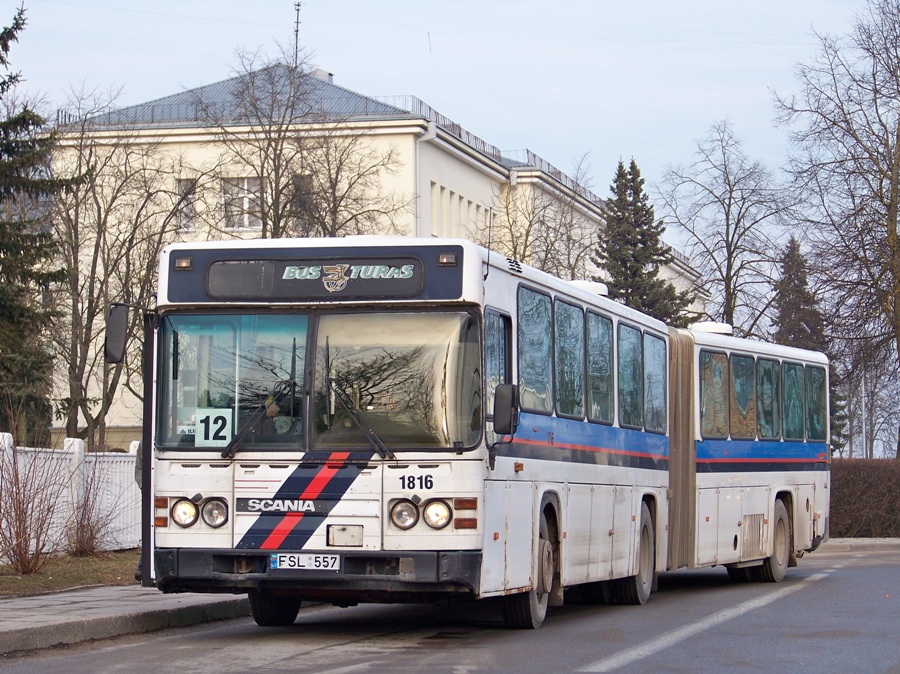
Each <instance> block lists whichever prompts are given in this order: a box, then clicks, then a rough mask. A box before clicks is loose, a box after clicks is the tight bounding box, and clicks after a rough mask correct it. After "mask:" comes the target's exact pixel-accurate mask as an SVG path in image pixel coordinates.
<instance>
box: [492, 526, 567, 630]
mask: <svg viewBox="0 0 900 674" xmlns="http://www.w3.org/2000/svg"><path fill="white" fill-rule="evenodd" d="M556 557H557V555H556V543H555V542H554V541H553V540H552V539H551V537H550V526H549V525H548V523H547V515H546V514H544V513H542V514H541V524H540V533H539V536H538V549H537V569H536V573H535V583H534V588H533V589H531V590H529V591H528V592H520V593H518V594H511V595H507V596H506V597H504V598H503V621H504V622H505V623H506V625H507V626H508V627H512V628H515V629H537V628H538V627H540V626H541V624H543V622H544V618H546V617H547V607H548V606H549V605H550V592H551V591H552V590H553V583H554V582H555V578H556Z"/></svg>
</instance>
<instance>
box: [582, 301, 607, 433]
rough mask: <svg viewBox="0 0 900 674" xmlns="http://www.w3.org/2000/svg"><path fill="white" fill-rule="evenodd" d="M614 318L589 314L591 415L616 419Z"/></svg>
mask: <svg viewBox="0 0 900 674" xmlns="http://www.w3.org/2000/svg"><path fill="white" fill-rule="evenodd" d="M612 343H613V336H612V320H610V319H609V318H605V317H603V316H598V315H597V314H592V313H588V316H587V352H588V355H587V373H588V419H590V420H591V421H600V422H603V423H606V424H611V423H612V422H613V372H612V349H613V347H612Z"/></svg>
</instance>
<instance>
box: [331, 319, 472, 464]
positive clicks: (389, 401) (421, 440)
mask: <svg viewBox="0 0 900 674" xmlns="http://www.w3.org/2000/svg"><path fill="white" fill-rule="evenodd" d="M478 332H479V331H478V323H477V321H476V320H475V318H474V316H472V315H470V314H466V313H462V312H452V313H447V312H441V313H416V314H401V313H371V314H338V315H329V316H322V318H321V319H320V321H319V325H318V335H317V339H316V385H315V422H316V423H315V437H314V439H313V448H321V449H335V448H339V447H366V446H368V445H369V444H371V443H370V442H369V440H367V439H366V433H367V432H369V433H372V432H374V433H375V434H376V435H377V437H378V438H379V439H380V440H381V441H382V442H383V443H384V444H385V445H386V446H387V447H388V448H389V449H391V450H396V449H410V448H417V447H424V448H428V447H432V448H463V447H471V446H472V445H474V444H475V443H476V442H477V441H478V439H479V438H480V437H481V395H482V394H481V389H482V383H481V357H480V350H479V341H478ZM354 417H356V418H355V419H354Z"/></svg>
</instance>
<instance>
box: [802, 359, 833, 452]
mask: <svg viewBox="0 0 900 674" xmlns="http://www.w3.org/2000/svg"><path fill="white" fill-rule="evenodd" d="M826 399H827V396H826V391H825V368H822V367H812V366H807V368H806V438H807V440H816V441H819V442H822V441H824V440H825V428H826V423H825V420H826V414H827V413H828V412H827V411H826V409H825V400H826Z"/></svg>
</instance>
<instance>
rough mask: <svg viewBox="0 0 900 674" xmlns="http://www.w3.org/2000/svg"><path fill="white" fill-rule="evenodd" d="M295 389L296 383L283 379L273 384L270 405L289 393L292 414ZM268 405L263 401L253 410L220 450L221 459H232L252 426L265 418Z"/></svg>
mask: <svg viewBox="0 0 900 674" xmlns="http://www.w3.org/2000/svg"><path fill="white" fill-rule="evenodd" d="M296 388H297V382H296V381H294V380H293V379H285V380H284V381H280V382H278V383H277V384H275V387H274V388H273V389H272V403H276V404H277V403H279V402H281V399H282V398H284V397H285V396H286V395H287V394H288V393H290V394H291V398H292V400H291V402H292V409H291V412H293V396H294V395H295V394H294V390H295V389H296ZM272 403H269V405H271V404H272ZM269 405H267V404H266V401H265V400H263V401H262V402H261V403H260V404H259V407H257V408H256V409H255V410H253V413H252V414H251V415H250V416H249V417H247V420H246V421H245V422H244V425H243V426H242V427H241V430H240V431H238V434H237V435H235V436H234V437H233V438H231V441H230V442H229V443H228V444H227V445H225V448H224V449H223V450H222V458H223V459H233V458H234V455H235V453H236V452H237V450H238V447H240V446H241V444H242V443H243V442H244V438H246V437H247V435H249V433H250V431H251V430H252V429H253V426H254V424H256V422H257V421H259V420H260V419H262V418H263V417H264V416H265V414H266V410H267V409H268V407H269Z"/></svg>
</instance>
